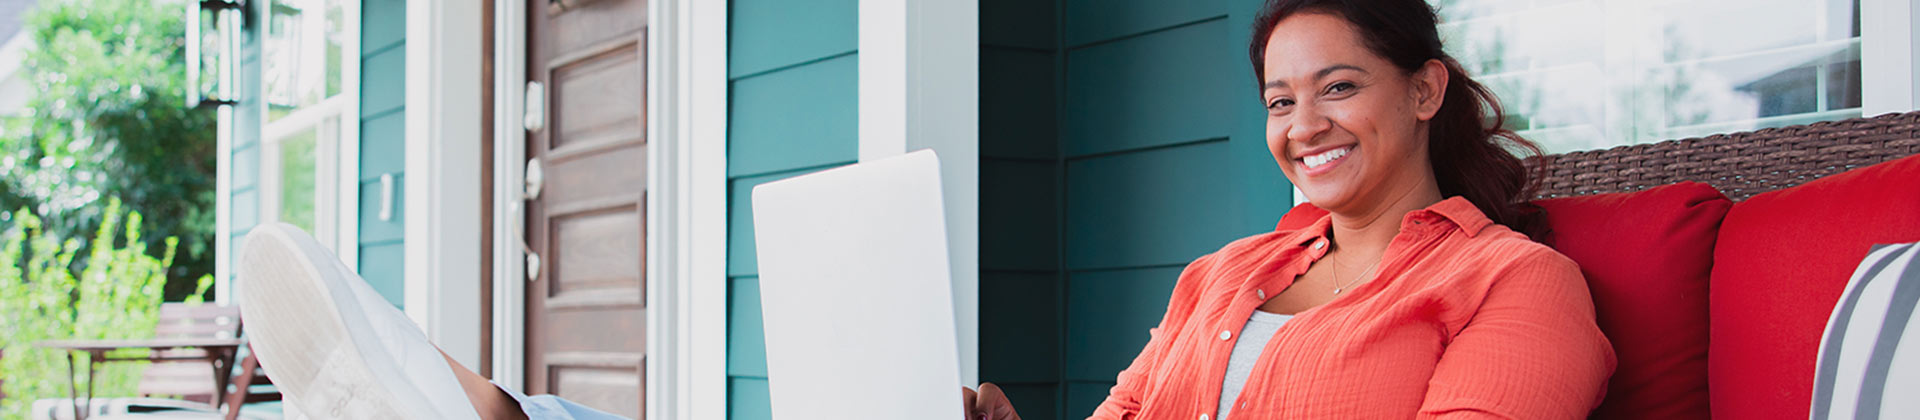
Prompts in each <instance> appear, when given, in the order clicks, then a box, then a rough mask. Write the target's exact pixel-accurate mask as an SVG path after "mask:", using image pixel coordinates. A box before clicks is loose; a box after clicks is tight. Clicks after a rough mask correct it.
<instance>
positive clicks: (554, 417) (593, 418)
mask: <svg viewBox="0 0 1920 420" xmlns="http://www.w3.org/2000/svg"><path fill="white" fill-rule="evenodd" d="M493 386H496V387H500V390H501V391H506V392H507V395H509V396H512V397H513V400H514V401H518V402H519V403H520V411H525V412H526V413H527V419H528V420H629V419H627V418H626V417H620V416H617V415H613V414H610V413H607V412H605V411H600V410H595V409H593V408H592V407H588V406H584V405H580V404H577V403H574V402H573V401H567V399H566V398H560V397H558V396H553V395H535V396H531V397H529V396H527V394H522V393H520V391H519V390H515V389H513V388H512V387H508V386H506V385H501V384H500V383H498V382H495V383H494V384H493Z"/></svg>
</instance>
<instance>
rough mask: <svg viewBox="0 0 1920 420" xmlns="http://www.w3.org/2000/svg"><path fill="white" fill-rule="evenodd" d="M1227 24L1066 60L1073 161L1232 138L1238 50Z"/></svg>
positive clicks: (1100, 48)
mask: <svg viewBox="0 0 1920 420" xmlns="http://www.w3.org/2000/svg"><path fill="white" fill-rule="evenodd" d="M1227 32H1228V28H1227V20H1226V19H1216V20H1212V21H1208V22H1205V23H1200V24H1195V25H1191V26H1185V27H1180V28H1177V29H1172V30H1168V31H1164V32H1156V33H1152V34H1148V35H1143V36H1140V37H1138V38H1130V39H1128V40H1126V42H1114V43H1107V44H1101V45H1096V46H1092V47H1087V48H1082V49H1076V50H1073V51H1071V52H1069V53H1068V56H1067V80H1069V82H1068V83H1067V86H1066V87H1067V89H1066V98H1065V101H1066V105H1067V108H1066V116H1065V117H1066V121H1065V122H1064V123H1065V128H1066V138H1065V139H1063V143H1064V144H1063V145H1064V150H1065V151H1066V154H1067V155H1068V156H1085V155H1090V154H1096V153H1108V152H1114V151H1122V150H1128V149H1135V148H1141V147H1152V146H1161V145H1167V144H1175V143H1183V142H1190V141H1195V140H1201V139H1209V138H1226V137H1227V136H1228V134H1229V133H1231V132H1232V130H1233V127H1234V124H1233V123H1234V112H1233V109H1232V107H1231V106H1232V104H1233V102H1232V101H1231V99H1230V98H1231V96H1232V95H1234V94H1240V95H1253V94H1254V93H1252V92H1249V91H1244V90H1242V91H1233V90H1232V89H1231V88H1232V87H1234V86H1244V85H1245V84H1234V83H1233V82H1235V80H1233V79H1232V78H1230V77H1229V76H1231V75H1232V72H1231V71H1230V70H1229V69H1228V68H1227V65H1228V64H1227V63H1229V62H1231V61H1232V59H1231V58H1232V52H1233V51H1236V50H1240V49H1241V48H1240V47H1239V45H1241V44H1239V43H1237V42H1232V41H1231V40H1229V39H1227Z"/></svg>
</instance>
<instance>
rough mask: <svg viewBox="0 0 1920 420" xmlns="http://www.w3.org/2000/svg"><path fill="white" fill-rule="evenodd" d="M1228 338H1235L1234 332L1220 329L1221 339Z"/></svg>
mask: <svg viewBox="0 0 1920 420" xmlns="http://www.w3.org/2000/svg"><path fill="white" fill-rule="evenodd" d="M1228 338H1233V332H1231V331H1227V330H1220V339H1221V340H1225V339H1228Z"/></svg>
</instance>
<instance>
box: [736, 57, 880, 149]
mask: <svg viewBox="0 0 1920 420" xmlns="http://www.w3.org/2000/svg"><path fill="white" fill-rule="evenodd" d="M858 59H859V57H858V55H845V56H840V57H838V58H834V59H831V60H827V61H822V62H818V63H813V64H808V65H805V66H800V67H795V68H791V69H786V70H782V71H779V72H775V73H770V74H764V75H759V76H754V77H750V78H746V79H741V80H736V81H734V82H733V100H732V103H731V104H730V105H731V106H730V112H729V114H728V121H727V133H728V139H727V173H728V175H729V176H746V175H758V174H765V173H770V172H779V171H785V170H792V169H798V168H805V167H810V166H819V165H824V164H828V163H833V162H843V161H847V160H849V159H850V158H852V157H855V156H858V155H859V145H860V144H859V107H858V106H857V104H858V102H859V95H858V89H859V79H858V74H859V70H860V69H859V61H857V60H858Z"/></svg>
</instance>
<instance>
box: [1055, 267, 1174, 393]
mask: <svg viewBox="0 0 1920 420" xmlns="http://www.w3.org/2000/svg"><path fill="white" fill-rule="evenodd" d="M1181 269H1182V267H1180V266H1172V267H1159V268H1141V269H1127V270H1111V271H1094V272H1083V273H1073V274H1069V275H1067V313H1068V314H1069V315H1068V316H1067V320H1066V321H1067V348H1066V352H1067V353H1066V360H1070V361H1072V362H1073V363H1071V364H1069V365H1067V369H1066V379H1067V380H1082V381H1111V380H1113V379H1114V376H1115V375H1118V374H1119V373H1120V371H1121V370H1122V369H1126V368H1127V364H1129V363H1132V362H1133V357H1134V356H1135V355H1139V354H1140V349H1142V348H1145V347H1146V346H1147V339H1148V338H1149V336H1148V334H1147V331H1148V330H1150V329H1152V328H1153V327H1155V326H1157V325H1159V324H1160V318H1161V316H1162V315H1164V314H1166V312H1167V299H1169V298H1170V297H1171V296H1172V295H1173V284H1174V283H1176V282H1177V281H1178V280H1179V278H1180V271H1181Z"/></svg>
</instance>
